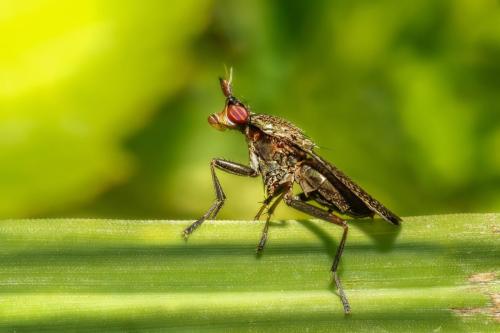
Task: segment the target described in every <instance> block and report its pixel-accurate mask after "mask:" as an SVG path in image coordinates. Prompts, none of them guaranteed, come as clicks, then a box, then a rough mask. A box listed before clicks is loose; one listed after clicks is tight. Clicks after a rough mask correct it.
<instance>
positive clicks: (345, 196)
mask: <svg viewBox="0 0 500 333" xmlns="http://www.w3.org/2000/svg"><path fill="white" fill-rule="evenodd" d="M220 83H221V88H222V92H223V93H224V95H225V96H226V105H225V107H224V109H223V111H222V112H220V113H215V114H212V115H210V116H209V118H208V122H209V123H210V125H211V126H213V127H214V128H216V129H219V130H225V129H235V130H238V131H240V132H242V133H243V134H244V135H245V137H246V140H247V144H248V150H249V159H250V165H249V166H246V165H243V164H239V163H235V162H231V161H227V160H224V159H213V160H212V162H211V163H210V167H211V173H212V180H213V183H214V189H215V194H216V197H217V198H216V201H215V202H214V203H213V205H212V206H211V207H210V209H209V210H208V211H207V212H206V213H205V214H204V215H203V216H202V217H201V218H200V219H198V220H197V221H195V222H194V223H192V224H191V225H190V226H189V227H188V228H186V229H185V230H184V236H185V237H186V238H187V237H188V236H189V235H190V234H191V233H192V232H193V231H194V230H196V228H198V227H199V226H200V225H201V224H202V223H203V221H205V220H206V219H208V218H215V217H216V215H217V213H218V212H219V210H220V208H221V207H222V205H223V204H224V201H225V199H226V196H225V194H224V191H223V190H222V186H221V185H220V182H219V180H218V178H217V175H216V173H215V168H217V169H220V170H222V171H226V172H229V173H232V174H235V175H240V176H248V177H257V176H259V175H261V176H262V179H263V181H264V186H265V191H266V199H265V200H264V202H263V205H262V207H261V208H260V210H259V211H258V213H257V215H256V217H255V219H259V218H260V216H261V214H262V213H263V212H264V210H266V209H267V211H266V213H267V219H266V224H265V225H264V230H263V232H262V237H261V239H260V242H259V244H258V246H257V252H260V251H262V250H263V248H264V245H265V243H266V241H267V237H268V229H269V221H270V218H271V216H272V214H273V213H274V210H275V208H276V207H277V205H278V204H279V203H280V202H282V201H284V202H285V203H286V204H287V205H288V206H290V207H292V208H295V209H297V210H299V211H302V212H304V213H307V214H309V215H311V216H314V217H316V218H319V219H323V220H325V221H327V222H330V223H333V224H336V225H338V226H341V227H342V228H343V230H344V231H343V234H342V239H341V241H340V243H339V246H338V248H337V253H336V255H335V259H334V261H333V265H332V268H331V270H332V273H333V277H334V281H335V284H336V286H337V288H338V291H339V296H340V298H341V300H342V304H343V306H344V312H345V313H346V314H347V313H350V306H349V302H348V301H347V297H346V296H345V294H344V290H343V287H342V284H341V282H340V279H339V277H338V275H337V268H338V264H339V261H340V258H341V256H342V253H343V249H344V245H345V241H346V239H347V232H348V226H347V223H346V221H345V220H344V219H342V218H341V217H339V216H338V215H335V214H333V212H335V213H337V214H338V213H340V214H341V215H347V216H351V217H373V216H374V215H375V214H378V215H380V216H381V217H382V218H384V219H385V220H386V221H388V222H390V223H392V224H394V225H399V222H400V221H401V219H400V218H399V217H398V216H397V215H396V214H394V213H392V212H391V211H390V210H389V209H387V208H386V207H385V206H384V205H382V204H381V203H380V202H379V201H377V200H376V199H374V198H373V197H372V196H371V195H369V194H368V193H367V192H366V191H364V190H363V189H362V188H361V187H360V186H358V185H357V184H356V183H354V182H353V181H352V180H351V179H349V178H348V177H347V176H346V175H345V174H344V173H342V172H341V171H340V170H338V169H337V168H336V167H335V166H333V165H332V164H330V163H328V162H327V161H325V160H324V159H323V158H321V157H320V156H319V155H317V154H316V153H315V152H314V148H315V144H314V142H313V141H312V140H311V139H310V138H308V137H307V136H306V135H305V134H304V133H303V131H302V130H301V129H299V128H298V127H296V126H295V125H293V124H292V123H290V122H289V121H287V120H284V119H282V118H279V117H275V116H270V115H264V114H255V113H252V112H250V111H249V109H248V107H247V106H245V105H244V104H243V103H241V102H240V101H239V100H238V99H237V98H236V97H234V96H233V95H232V87H231V78H229V80H224V79H220ZM295 183H297V184H298V185H299V186H300V188H301V189H302V192H301V193H300V194H297V195H295V194H294V193H293V187H294V184H295ZM310 201H315V202H316V203H317V204H319V206H321V207H324V208H325V209H326V210H325V209H321V208H320V207H317V206H314V205H311V204H310V203H309V202H310Z"/></svg>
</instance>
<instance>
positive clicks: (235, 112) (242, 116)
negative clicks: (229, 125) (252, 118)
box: [227, 104, 248, 125]
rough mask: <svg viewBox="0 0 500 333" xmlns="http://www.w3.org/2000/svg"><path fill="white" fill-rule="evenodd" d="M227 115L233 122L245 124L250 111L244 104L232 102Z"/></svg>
mask: <svg viewBox="0 0 500 333" xmlns="http://www.w3.org/2000/svg"><path fill="white" fill-rule="evenodd" d="M227 117H228V118H229V120H231V122H233V123H235V124H239V125H243V124H246V122H247V120H248V111H247V109H245V107H244V106H241V105H235V104H230V105H229V106H228V107H227Z"/></svg>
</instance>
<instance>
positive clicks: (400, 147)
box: [0, 0, 500, 219]
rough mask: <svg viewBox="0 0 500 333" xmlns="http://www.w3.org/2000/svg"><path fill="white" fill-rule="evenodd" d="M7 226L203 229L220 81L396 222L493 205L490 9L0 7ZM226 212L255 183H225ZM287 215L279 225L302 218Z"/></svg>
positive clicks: (498, 98)
mask: <svg viewBox="0 0 500 333" xmlns="http://www.w3.org/2000/svg"><path fill="white" fill-rule="evenodd" d="M0 36H1V38H2V43H1V47H0V217H2V218H14V217H46V216H75V217H77V216H78V217H119V218H161V219H174V218H187V219H195V218H197V217H199V216H200V215H201V214H202V213H204V212H205V210H206V209H207V208H208V207H209V206H210V204H211V203H212V201H213V199H214V194H213V189H212V185H211V178H210V174H209V161H210V159H211V158H212V157H224V158H228V159H231V160H234V161H239V162H246V161H247V158H248V156H247V154H248V153H247V150H246V145H245V142H244V139H243V137H242V136H241V135H240V134H238V133H230V132H223V133H222V132H218V131H215V130H213V129H212V128H210V127H209V126H208V124H207V121H206V118H207V116H208V115H209V114H210V113H212V112H216V111H220V110H221V109H222V107H223V103H224V99H223V97H222V94H221V92H220V89H219V86H218V81H217V78H218V76H220V75H221V74H224V64H226V65H230V66H233V67H234V70H235V73H234V74H235V78H234V90H235V94H236V95H237V96H239V97H241V98H242V99H243V100H245V101H247V102H248V103H249V104H250V106H251V108H252V110H253V111H254V112H258V113H269V114H273V115H278V116H282V117H285V118H287V119H289V120H291V121H292V122H294V123H296V124H297V125H298V126H299V127H301V128H303V129H304V130H305V131H306V133H307V134H309V135H310V136H311V137H312V138H313V139H314V140H315V141H316V142H317V143H318V144H319V146H320V147H321V148H320V149H319V152H320V154H321V155H323V156H324V157H326V158H327V159H329V160H330V161H332V162H333V163H334V164H336V165H337V166H338V167H339V168H341V169H342V170H344V171H345V172H346V173H347V174H348V175H350V176H351V177H352V178H353V179H354V180H356V181H357V182H358V183H359V184H361V185H362V186H363V187H364V188H365V189H366V190H367V191H368V192H370V193H372V194H373V195H374V196H375V197H377V198H378V199H380V200H381V201H382V202H384V203H386V204H387V206H389V207H390V208H391V209H392V210H394V211H395V212H397V213H399V214H400V215H402V216H407V215H416V214H434V213H449V212H488V211H499V210H500V106H499V105H500V7H499V2H498V1H496V0H489V1H488V0H463V1H460V0H458V1H455V0H450V1H434V0H422V1H416V2H400V1H375V2H374V1H284V0H282V1H205V0H196V1H195V0H183V1H101V0H95V1H91V0H89V1H71V2H64V1H49V0H47V1H5V0H0ZM220 175H221V176H220V178H221V181H222V183H223V186H224V188H225V190H226V192H227V195H228V198H229V199H228V201H227V203H226V205H225V207H224V209H223V210H222V211H221V214H220V217H221V218H233V219H248V218H252V217H253V216H254V214H255V212H256V210H257V209H258V207H259V204H258V202H259V201H262V200H263V198H264V194H263V188H262V183H261V180H260V179H246V178H241V177H236V176H231V175H224V174H222V173H220ZM297 216H299V215H297V213H295V212H292V211H290V210H288V209H286V208H280V210H278V215H277V217H278V218H292V217H297Z"/></svg>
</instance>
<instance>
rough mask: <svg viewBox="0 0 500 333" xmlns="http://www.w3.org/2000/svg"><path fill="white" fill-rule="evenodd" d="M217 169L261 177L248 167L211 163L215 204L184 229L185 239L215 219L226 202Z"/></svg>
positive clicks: (228, 163)
mask: <svg viewBox="0 0 500 333" xmlns="http://www.w3.org/2000/svg"><path fill="white" fill-rule="evenodd" d="M215 168H217V169H220V170H222V171H225V172H228V173H232V174H233V175H238V176H247V177H257V176H258V175H259V172H258V171H257V170H254V169H252V168H250V167H248V166H246V165H243V164H239V163H235V162H230V161H226V160H223V159H219V158H214V159H213V160H212V161H211V162H210V171H211V173H212V182H213V184H214V189H215V196H216V199H215V202H214V203H213V204H212V206H210V208H209V209H208V211H207V212H206V213H205V214H204V215H203V216H202V217H200V218H199V219H198V220H197V221H196V222H194V223H192V224H191V225H190V226H189V227H187V228H186V229H184V232H183V235H184V238H185V239H187V238H188V237H189V235H191V233H192V232H193V231H195V230H196V228H198V227H199V226H200V225H201V224H202V223H203V222H204V221H205V220H206V219H208V218H212V219H215V217H216V216H217V213H218V212H219V210H220V209H221V207H222V205H223V204H224V200H226V195H225V194H224V191H223V190H222V186H221V185H220V182H219V179H218V178H217V175H216V174H215Z"/></svg>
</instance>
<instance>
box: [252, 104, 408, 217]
mask: <svg viewBox="0 0 500 333" xmlns="http://www.w3.org/2000/svg"><path fill="white" fill-rule="evenodd" d="M244 132H245V134H246V137H247V141H248V148H249V151H250V161H251V162H253V161H258V165H256V164H254V165H252V167H253V168H254V169H258V170H259V171H260V173H261V175H262V177H263V179H264V184H265V187H266V190H267V195H268V196H272V195H273V194H274V192H275V189H276V188H287V189H291V187H292V186H293V182H296V183H298V184H299V185H300V187H301V188H302V190H303V193H304V195H305V197H306V198H308V199H310V200H314V201H316V202H318V203H319V204H320V205H323V206H325V207H326V208H328V209H330V210H331V211H336V212H339V213H341V214H345V215H348V216H352V217H373V216H374V214H376V213H377V214H379V215H380V216H381V217H382V218H384V219H385V220H387V221H388V222H391V223H393V224H399V221H400V218H399V217H397V216H396V215H395V214H394V213H392V212H390V211H389V210H388V209H387V208H385V207H384V206H383V205H382V204H381V203H380V202H378V201H377V200H375V199H374V198H373V197H372V196H370V195H369V194H368V193H367V192H366V191H364V190H363V189H362V188H361V187H359V186H358V185H356V184H355V183H354V182H353V181H352V180H351V179H349V178H348V177H347V176H346V175H345V174H343V173H342V172H341V171H340V170H338V169H337V168H335V167H334V166H332V165H331V164H329V163H328V162H326V161H325V160H323V159H322V158H321V157H319V156H318V155H316V153H315V152H314V151H313V149H314V147H315V146H316V145H315V144H314V142H313V141H311V139H309V138H308V137H306V136H305V135H304V133H303V132H302V131H301V130H300V129H299V128H297V127H296V126H294V125H293V124H291V123H290V122H288V121H286V120H284V119H281V118H278V117H274V116H270V115H263V114H252V115H251V116H250V121H249V124H248V126H247V127H246V128H245V130H244ZM254 163H255V162H254Z"/></svg>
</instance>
